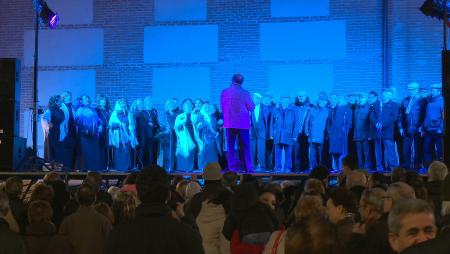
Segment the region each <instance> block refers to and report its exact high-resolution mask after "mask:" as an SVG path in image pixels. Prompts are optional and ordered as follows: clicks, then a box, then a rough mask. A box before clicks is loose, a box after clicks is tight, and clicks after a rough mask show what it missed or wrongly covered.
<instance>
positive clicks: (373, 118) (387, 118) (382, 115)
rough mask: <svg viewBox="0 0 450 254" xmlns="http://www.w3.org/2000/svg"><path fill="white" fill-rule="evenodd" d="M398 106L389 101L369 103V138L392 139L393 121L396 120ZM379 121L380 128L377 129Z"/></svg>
mask: <svg viewBox="0 0 450 254" xmlns="http://www.w3.org/2000/svg"><path fill="white" fill-rule="evenodd" d="M398 115H399V106H398V104H397V103H395V102H393V101H390V102H387V103H383V105H381V104H380V103H379V102H376V103H374V104H372V105H371V111H370V124H371V138H374V139H378V138H382V139H387V140H394V129H395V123H396V122H397V120H398ZM378 122H379V123H381V124H382V127H381V129H377V128H376V125H377V123H378Z"/></svg>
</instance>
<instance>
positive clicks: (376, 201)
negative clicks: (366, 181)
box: [361, 188, 386, 214]
mask: <svg viewBox="0 0 450 254" xmlns="http://www.w3.org/2000/svg"><path fill="white" fill-rule="evenodd" d="M385 196H386V191H384V190H383V189H381V188H372V189H368V190H365V191H364V192H363V194H362V196H361V200H362V201H364V204H365V205H370V206H371V207H372V209H373V210H375V211H376V212H378V213H380V214H383V212H384V197H385Z"/></svg>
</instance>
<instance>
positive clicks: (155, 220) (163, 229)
mask: <svg viewBox="0 0 450 254" xmlns="http://www.w3.org/2000/svg"><path fill="white" fill-rule="evenodd" d="M105 250H106V251H105V253H108V254H112V253H117V254H122V253H133V254H139V253H142V254H144V253H152V254H166V253H171V254H176V253H187V254H189V253H192V254H201V253H204V251H203V247H202V240H201V237H200V235H199V234H198V233H197V232H195V231H194V230H192V228H191V227H189V226H187V225H185V224H183V223H180V222H178V221H177V220H175V219H173V218H172V217H171V211H170V209H169V207H168V206H166V205H164V204H147V203H142V204H141V205H140V206H139V207H138V208H137V209H136V218H134V219H132V220H130V221H127V222H124V223H122V224H120V225H118V226H117V227H116V228H114V229H113V230H112V231H111V233H110V235H109V237H108V239H107V242H106V248H105Z"/></svg>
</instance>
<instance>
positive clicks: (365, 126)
mask: <svg viewBox="0 0 450 254" xmlns="http://www.w3.org/2000/svg"><path fill="white" fill-rule="evenodd" d="M353 119H354V121H353V122H354V129H353V130H354V133H353V140H354V141H365V140H367V139H368V138H369V131H370V105H369V104H365V105H362V106H357V107H356V109H355V114H354V116H353Z"/></svg>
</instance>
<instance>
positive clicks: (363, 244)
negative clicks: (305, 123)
mask: <svg viewBox="0 0 450 254" xmlns="http://www.w3.org/2000/svg"><path fill="white" fill-rule="evenodd" d="M355 164H356V162H352V161H351V158H350V157H346V158H345V159H344V160H343V169H344V170H343V171H342V173H341V175H340V176H339V181H338V183H337V186H330V185H329V177H330V170H329V169H328V168H327V167H325V166H319V167H316V168H314V169H313V170H312V171H311V173H310V175H309V177H308V178H307V179H304V180H303V181H272V182H267V181H264V179H263V178H261V179H257V178H255V177H254V176H252V175H250V174H243V175H240V176H239V175H238V174H237V173H235V172H231V171H227V172H225V173H223V172H222V169H221V167H220V165H219V164H218V163H209V164H207V165H206V166H205V168H204V170H203V173H202V181H200V180H199V179H196V178H195V175H194V176H193V177H192V178H183V177H180V176H173V177H172V178H170V175H169V174H168V173H167V172H166V170H164V169H163V168H161V167H159V166H157V165H153V166H150V167H146V168H144V169H143V170H142V171H140V172H133V173H130V174H129V175H128V176H127V178H126V179H125V180H124V181H123V182H122V183H120V182H119V183H117V184H116V185H112V186H107V185H106V182H105V181H103V180H102V176H101V174H100V173H99V172H90V173H88V174H87V176H86V179H85V180H84V181H83V183H81V184H78V185H73V184H71V185H67V184H66V183H65V182H64V181H62V180H61V179H60V176H59V175H58V173H56V172H51V173H48V174H47V175H46V176H45V177H44V179H43V180H42V181H40V182H38V183H36V184H34V185H33V187H32V188H31V190H32V192H31V195H25V194H26V193H24V191H23V190H24V189H25V188H24V186H23V182H22V179H21V178H20V177H17V176H15V177H10V178H8V179H7V180H6V181H5V182H2V183H0V253H7V254H13V253H14V254H21V253H28V254H37V253H46V254H59V253H60V254H62V253H64V254H67V253H74V254H90V253H92V254H98V253H108V254H113V253H120V254H122V253H155V254H158V253H161V254H168V253H171V254H176V253H193V254H194V253H195V254H201V253H208V254H227V253H231V254H253V253H254V254H259V253H264V254H269V253H270V254H283V253H286V254H303V253H305V254H306V253H307V254H332V253H333V254H340V253H342V254H343V253H350V254H353V253H355V254H356V253H366V254H370V253H377V254H384V253H386V254H387V253H405V254H409V253H436V254H440V253H449V251H450V244H449V240H450V176H449V175H448V169H447V166H446V165H445V164H444V163H442V162H439V161H434V162H432V163H431V164H430V166H429V171H428V178H427V180H426V181H425V180H424V179H425V178H422V177H420V176H419V175H418V174H417V173H416V172H413V171H406V170H405V169H401V168H396V169H395V170H394V171H393V172H392V175H391V176H390V177H386V176H384V175H383V174H380V173H374V174H373V175H366V173H365V172H364V171H360V170H357V169H355V168H352V167H354V166H355ZM239 177H240V178H239Z"/></svg>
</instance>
